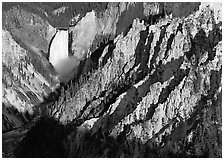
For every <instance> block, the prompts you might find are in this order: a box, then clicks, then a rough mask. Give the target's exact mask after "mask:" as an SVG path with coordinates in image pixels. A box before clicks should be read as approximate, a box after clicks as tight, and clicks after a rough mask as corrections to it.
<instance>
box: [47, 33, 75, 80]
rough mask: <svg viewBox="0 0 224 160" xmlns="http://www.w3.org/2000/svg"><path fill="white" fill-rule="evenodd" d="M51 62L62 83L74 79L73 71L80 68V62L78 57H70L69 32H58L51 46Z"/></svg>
mask: <svg viewBox="0 0 224 160" xmlns="http://www.w3.org/2000/svg"><path fill="white" fill-rule="evenodd" d="M49 61H50V63H51V64H52V65H53V66H54V68H55V70H56V71H57V72H58V74H59V76H60V78H61V80H62V81H67V80H68V79H70V78H72V75H71V71H72V70H73V69H74V68H75V67H76V66H78V64H79V60H77V58H76V57H73V56H68V30H58V31H57V33H56V35H55V37H54V39H53V41H52V43H51V46H50V57H49ZM68 74H69V76H68ZM73 75H74V73H73ZM64 79H66V80H64Z"/></svg>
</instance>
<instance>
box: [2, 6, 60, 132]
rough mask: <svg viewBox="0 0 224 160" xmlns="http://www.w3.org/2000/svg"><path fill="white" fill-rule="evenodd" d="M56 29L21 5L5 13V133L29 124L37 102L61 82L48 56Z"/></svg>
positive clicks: (3, 43)
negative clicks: (49, 46)
mask: <svg viewBox="0 0 224 160" xmlns="http://www.w3.org/2000/svg"><path fill="white" fill-rule="evenodd" d="M54 32H55V29H54V28H53V27H52V26H50V25H49V23H48V22H46V21H44V20H43V19H41V17H39V16H38V15H36V14H33V13H30V12H27V11H25V10H23V9H22V8H20V7H19V6H17V7H12V8H11V9H9V10H7V11H4V12H3V29H2V46H3V47H2V73H3V76H2V86H3V87H2V93H3V98H2V103H3V132H5V131H7V130H11V129H14V128H17V127H20V126H21V125H22V124H24V123H27V122H28V121H29V120H30V116H29V115H33V114H36V113H34V112H36V109H35V105H37V104H39V103H41V102H42V101H43V100H44V96H47V95H48V94H49V93H50V92H52V91H53V89H54V87H55V86H56V84H58V83H59V80H58V78H57V76H56V72H55V70H54V68H53V66H52V65H51V64H50V63H49V62H48V60H47V59H46V57H47V55H46V53H47V52H48V45H49V43H50V40H51V38H52V36H53V34H54ZM27 113H28V114H27Z"/></svg>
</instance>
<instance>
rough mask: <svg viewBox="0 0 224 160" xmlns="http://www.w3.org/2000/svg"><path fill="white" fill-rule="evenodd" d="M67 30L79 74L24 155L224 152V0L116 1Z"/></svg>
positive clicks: (20, 151)
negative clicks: (212, 0)
mask: <svg viewBox="0 0 224 160" xmlns="http://www.w3.org/2000/svg"><path fill="white" fill-rule="evenodd" d="M135 7H136V8H135ZM184 7H186V8H184ZM140 8H141V11H142V13H139V14H140V15H138V14H137V15H133V13H135V10H138V9H140ZM182 8H184V10H182ZM126 17H129V18H126ZM123 19H126V21H125V22H123V21H122V20H123ZM129 22H130V24H129ZM69 32H70V36H71V37H70V38H71V39H70V43H71V44H69V47H70V48H69V50H70V53H69V54H71V56H75V57H77V59H79V60H80V65H79V70H78V71H77V74H76V77H75V78H77V79H74V80H72V81H70V82H69V84H67V86H65V87H63V88H62V90H61V96H60V97H59V99H58V100H57V101H56V102H55V103H54V104H53V105H49V106H48V111H47V117H46V115H45V117H44V118H42V119H41V120H40V121H39V122H38V123H37V124H36V125H35V126H34V127H32V128H31V130H30V131H29V132H28V133H27V136H26V137H24V139H23V140H22V141H21V143H20V144H19V147H18V148H17V149H16V150H15V155H16V156H17V157H119V158H121V157H222V152H221V151H222V143H221V137H222V136H221V134H222V128H221V126H222V117H221V108H222V104H221V95H222V88H221V75H222V63H221V61H222V21H221V4H218V5H216V4H203V3H201V4H199V3H184V4H182V3H172V4H171V3H134V4H129V3H109V4H108V5H107V8H106V9H105V11H104V12H101V14H100V15H98V14H97V12H95V11H91V12H88V13H87V14H86V15H85V16H83V17H82V18H77V23H76V25H74V26H72V27H69ZM106 36H108V37H109V38H108V39H107V38H106V41H104V40H102V39H104V38H102V39H101V38H99V39H100V40H99V41H100V42H101V43H99V44H98V42H97V41H98V40H97V38H98V37H106ZM102 41H104V42H102ZM95 43H96V44H97V45H96V44H95ZM94 45H95V46H94ZM93 46H94V47H93ZM49 117H50V118H49ZM46 124H49V125H46ZM43 128H44V130H45V132H43V131H41V130H42V129H43ZM37 131H38V132H39V135H36V132H37ZM45 135H46V137H45ZM35 137H36V140H35ZM51 137H53V138H51ZM37 139H38V140H37ZM54 139H56V140H55V141H54ZM54 142H55V143H54ZM51 145H52V146H53V145H56V146H53V147H51ZM41 146H45V147H43V148H42V149H41V150H38V147H41ZM49 147H50V148H49ZM59 150H60V152H59Z"/></svg>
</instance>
